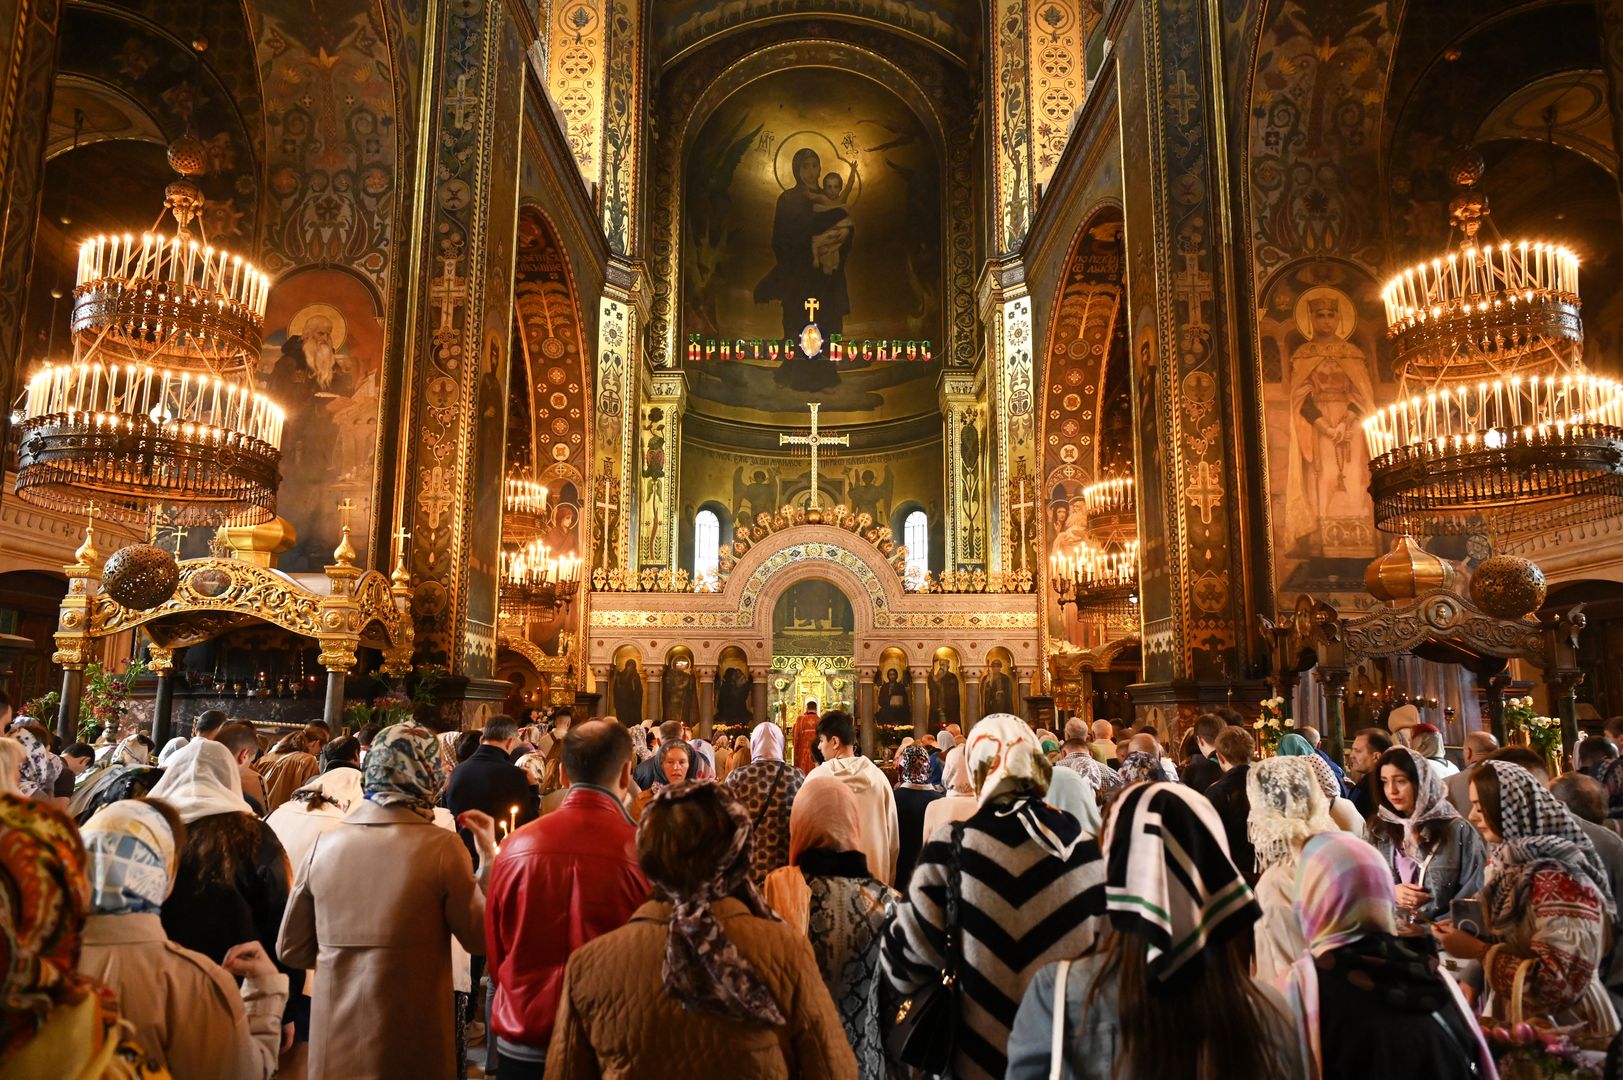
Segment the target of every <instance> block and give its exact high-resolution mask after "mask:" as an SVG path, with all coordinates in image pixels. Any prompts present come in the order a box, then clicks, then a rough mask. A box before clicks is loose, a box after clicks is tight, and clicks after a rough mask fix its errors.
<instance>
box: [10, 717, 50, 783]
mask: <svg viewBox="0 0 1623 1080" xmlns="http://www.w3.org/2000/svg"><path fill="white" fill-rule="evenodd" d="M11 737H12V738H13V739H16V740H17V741H18V742H19V743H21V744H22V747H23V753H24V757H23V765H22V770H21V772H20V773H19V774H18V777H17V790H18V791H19V792H21V793H22V794H23V795H26V796H29V797H33V796H36V795H37V796H39V797H41V798H49V797H50V795H51V793H52V791H53V790H54V789H55V787H56V778H57V776H58V775H60V774H61V772H62V759H61V758H59V757H57V756H56V755H55V754H53V753H51V751H50V749H49V748H48V747H46V746H45V744H43V743H41V742H40V741H39V739H37V738H35V736H34V733H33V732H32V731H29V730H28V729H27V728H13V729H12V731H11Z"/></svg>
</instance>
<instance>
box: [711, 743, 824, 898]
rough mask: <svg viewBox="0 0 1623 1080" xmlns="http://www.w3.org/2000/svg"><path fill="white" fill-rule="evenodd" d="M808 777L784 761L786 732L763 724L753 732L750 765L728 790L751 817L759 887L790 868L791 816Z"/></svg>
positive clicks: (730, 780)
mask: <svg viewBox="0 0 1623 1080" xmlns="http://www.w3.org/2000/svg"><path fill="white" fill-rule="evenodd" d="M805 782H806V774H805V773H803V772H801V771H800V770H799V769H797V768H795V767H794V766H793V765H790V764H789V763H788V762H786V761H784V760H783V729H782V728H780V727H779V726H778V725H776V724H774V723H771V722H770V721H762V722H761V723H759V724H756V725H755V730H754V731H752V732H750V762H749V764H748V765H740V766H737V767H736V768H734V769H733V771H732V772H730V773H728V774H727V779H726V781H725V784H726V786H727V787H728V788H729V789H730V790H731V791H732V793H733V794H734V795H735V796H737V797H738V800H739V801H740V802H742V803H743V804H744V809H745V810H746V811H747V812H748V813H749V816H750V822H751V825H752V829H753V833H754V837H755V842H754V844H753V845H752V846H751V849H750V878H751V879H752V880H753V881H754V882H755V884H756V885H757V886H760V885H762V884H764V883H765V882H766V876H767V875H768V874H770V873H771V872H772V871H774V870H776V869H778V867H780V866H788V865H789V812H790V809H791V808H792V807H793V806H794V803H795V795H796V794H797V793H799V791H800V785H801V784H804V783H805Z"/></svg>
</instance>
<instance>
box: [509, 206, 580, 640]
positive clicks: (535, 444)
mask: <svg viewBox="0 0 1623 1080" xmlns="http://www.w3.org/2000/svg"><path fill="white" fill-rule="evenodd" d="M514 269H515V277H516V284H515V287H514V290H515V291H514V299H513V303H514V306H515V308H516V313H517V321H518V326H517V328H516V330H517V334H518V350H519V351H517V352H515V354H514V356H513V364H514V365H515V371H514V374H513V376H512V378H510V379H509V386H510V393H509V404H508V437H507V438H508V444H507V461H508V464H509V466H511V467H518V468H524V467H526V465H527V467H528V469H529V470H530V472H531V474H532V475H533V476H535V478H536V479H537V480H538V481H539V482H541V483H543V484H545V485H546V486H547V490H548V493H549V495H550V497H551V505H552V506H553V507H555V508H556V509H555V510H554V512H553V517H552V524H551V527H550V528H549V529H548V530H547V532H546V535H545V536H543V538H542V540H543V542H544V543H545V544H546V545H547V547H548V548H549V549H550V550H551V551H552V552H553V553H554V554H557V555H580V554H581V545H582V541H583V528H584V519H585V517H586V515H585V514H584V513H583V512H582V511H583V507H584V497H583V493H584V491H585V489H586V481H585V469H586V435H585V433H586V426H587V418H586V395H585V374H584V367H583V364H584V349H583V346H582V337H581V325H580V319H581V315H580V309H579V308H578V306H577V305H576V300H575V289H574V283H573V281H572V280H571V279H570V276H569V267H568V264H567V261H566V260H565V258H564V254H563V249H562V248H561V247H559V245H558V242H557V240H556V238H555V237H554V235H553V233H552V230H551V229H550V228H549V227H548V225H547V222H546V220H545V219H544V218H543V217H542V216H541V215H540V214H539V213H538V212H537V211H535V210H534V209H532V208H529V207H525V208H523V209H521V210H520V211H519V219H518V252H517V256H516V262H515V265H514ZM515 401H521V402H522V403H523V405H524V406H525V407H524V408H522V409H520V410H519V412H520V413H521V415H517V416H515V411H514V405H513V403H514V402H515ZM578 624H579V612H578V610H577V608H576V606H575V605H571V606H570V607H569V608H568V609H566V610H565V611H564V612H563V613H562V614H561V615H560V616H558V617H555V618H552V619H547V620H543V621H542V622H541V623H540V624H539V626H538V627H537V628H535V630H533V631H532V637H533V638H534V639H535V640H536V642H537V644H539V645H540V646H541V648H542V650H543V651H544V652H546V653H547V654H548V655H556V654H557V652H558V649H559V647H560V643H561V642H562V640H563V635H564V634H566V633H572V632H573V631H574V630H575V628H576V627H577V626H578Z"/></svg>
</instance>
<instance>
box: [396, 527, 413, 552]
mask: <svg viewBox="0 0 1623 1080" xmlns="http://www.w3.org/2000/svg"><path fill="white" fill-rule="evenodd" d="M410 539H411V533H409V532H407V531H406V524H405V522H401V523H400V528H398V529H396V530H395V531H394V542H395V546H396V547H401V548H404V547H405V546H406V541H407V540H410Z"/></svg>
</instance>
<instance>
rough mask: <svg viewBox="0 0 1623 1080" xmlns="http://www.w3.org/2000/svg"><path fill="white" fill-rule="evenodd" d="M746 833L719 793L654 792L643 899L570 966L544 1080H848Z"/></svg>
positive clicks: (845, 1052) (823, 1004)
mask: <svg viewBox="0 0 1623 1080" xmlns="http://www.w3.org/2000/svg"><path fill="white" fill-rule="evenodd" d="M837 783H838V782H837V781H836V784H837ZM750 833H751V828H750V812H749V810H748V809H746V807H745V806H744V804H743V803H742V802H740V801H739V800H738V799H737V798H736V797H735V796H734V794H733V793H732V792H731V791H730V790H729V789H728V788H727V787H726V786H725V785H719V784H716V783H714V782H710V781H702V780H701V781H689V782H684V783H680V784H670V785H667V786H665V787H661V788H658V789H656V790H655V792H654V796H653V800H652V802H651V803H650V804H649V807H648V812H647V813H646V814H645V815H644V816H643V819H642V823H641V825H640V826H639V827H638V829H637V861H638V862H639V863H640V864H641V865H642V869H643V873H645V874H647V875H648V879H649V881H651V882H652V883H653V886H654V899H652V900H650V901H649V902H647V903H645V904H643V905H642V906H641V907H640V908H638V909H637V911H636V913H635V914H634V915H632V917H631V921H630V922H629V923H627V924H626V925H625V926H623V927H621V928H620V929H618V930H613V931H610V932H609V933H607V934H604V935H603V936H601V937H599V938H597V939H595V940H593V941H591V942H588V943H587V944H586V945H583V946H581V947H580V948H579V949H577V950H576V951H575V953H574V955H572V956H571V957H570V958H569V966H568V968H567V970H566V971H565V974H564V988H563V998H562V1000H561V1001H560V1002H559V1005H558V1020H557V1024H556V1025H555V1026H554V1028H553V1032H552V1044H551V1045H550V1046H549V1047H548V1049H547V1072H548V1074H549V1075H557V1076H598V1075H602V1076H609V1077H631V1076H644V1075H647V1076H653V1075H658V1076H660V1077H661V1078H663V1080H709V1078H710V1077H714V1076H717V1075H720V1074H723V1073H724V1074H725V1075H727V1076H728V1077H730V1078H734V1080H767V1078H772V1080H777V1078H780V1077H783V1076H785V1075H790V1076H797V1077H801V1078H803V1080H823V1078H830V1077H840V1078H850V1080H854V1078H855V1077H856V1075H857V1071H856V1063H855V1059H854V1057H853V1055H852V1051H851V1047H850V1045H849V1043H847V1041H846V1036H845V1030H844V1029H843V1028H842V1027H841V1025H840V1020H839V1016H838V1015H837V1014H836V1013H835V1010H834V1003H833V1002H832V1001H831V1000H830V998H829V995H828V993H827V992H826V991H825V990H824V989H823V988H822V985H821V983H822V980H821V977H820V974H819V971H818V967H817V963H816V961H815V959H814V956H813V953H812V949H811V947H810V946H809V945H808V944H807V941H806V937H805V935H804V934H802V933H801V932H799V931H797V930H796V929H794V928H793V927H790V926H788V925H786V924H785V923H784V922H782V921H781V920H780V919H778V918H777V917H776V916H774V915H773V913H772V909H771V908H769V907H768V906H767V904H766V901H765V900H764V899H762V897H761V894H760V891H759V890H758V889H757V888H756V887H755V884H754V882H753V881H752V880H751V876H750V857H749V851H750ZM786 1059H787V1060H786Z"/></svg>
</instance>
